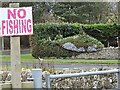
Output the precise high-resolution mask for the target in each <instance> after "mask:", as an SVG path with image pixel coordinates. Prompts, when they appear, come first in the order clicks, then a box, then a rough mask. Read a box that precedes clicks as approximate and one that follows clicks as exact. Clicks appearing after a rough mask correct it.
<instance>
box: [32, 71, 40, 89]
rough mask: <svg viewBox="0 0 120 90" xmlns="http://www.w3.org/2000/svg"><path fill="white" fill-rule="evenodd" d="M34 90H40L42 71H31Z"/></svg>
mask: <svg viewBox="0 0 120 90" xmlns="http://www.w3.org/2000/svg"><path fill="white" fill-rule="evenodd" d="M32 78H33V79H34V88H35V90H42V69H32Z"/></svg>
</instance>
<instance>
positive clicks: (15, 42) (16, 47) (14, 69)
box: [9, 3, 21, 89]
mask: <svg viewBox="0 0 120 90" xmlns="http://www.w3.org/2000/svg"><path fill="white" fill-rule="evenodd" d="M9 7H13V8H16V7H19V3H10V4H9ZM10 45H11V74H12V77H11V81H12V88H13V89H15V88H19V89H20V88H21V61H20V37H19V36H11V37H10Z"/></svg>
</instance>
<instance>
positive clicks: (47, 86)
mask: <svg viewBox="0 0 120 90" xmlns="http://www.w3.org/2000/svg"><path fill="white" fill-rule="evenodd" d="M45 81H46V89H47V90H50V74H46V75H45Z"/></svg>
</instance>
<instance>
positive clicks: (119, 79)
mask: <svg viewBox="0 0 120 90" xmlns="http://www.w3.org/2000/svg"><path fill="white" fill-rule="evenodd" d="M117 88H118V89H120V70H119V69H118V73H117Z"/></svg>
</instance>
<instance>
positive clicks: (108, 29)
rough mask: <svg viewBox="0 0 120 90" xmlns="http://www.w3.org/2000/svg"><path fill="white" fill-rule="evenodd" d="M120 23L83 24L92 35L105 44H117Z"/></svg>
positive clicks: (84, 28)
mask: <svg viewBox="0 0 120 90" xmlns="http://www.w3.org/2000/svg"><path fill="white" fill-rule="evenodd" d="M119 27H120V25H111V24H91V25H83V30H84V31H85V32H86V33H87V34H88V35H90V36H92V37H94V38H96V39H98V40H99V41H101V42H102V43H103V44H104V45H105V46H107V45H108V43H109V45H110V46H117V39H116V37H117V36H118V28H119Z"/></svg>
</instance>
